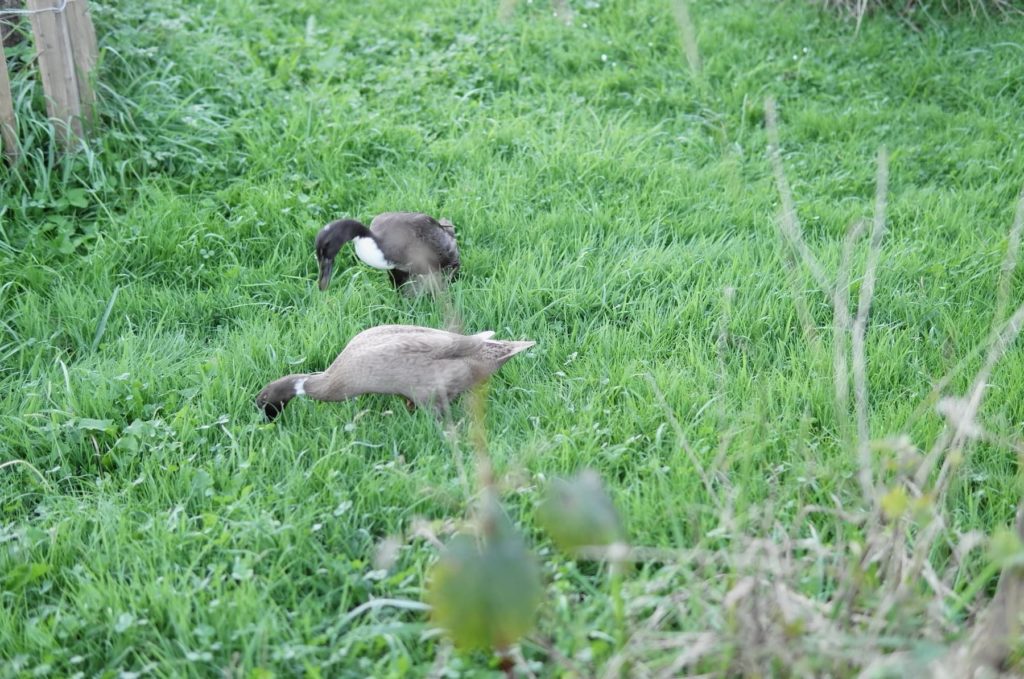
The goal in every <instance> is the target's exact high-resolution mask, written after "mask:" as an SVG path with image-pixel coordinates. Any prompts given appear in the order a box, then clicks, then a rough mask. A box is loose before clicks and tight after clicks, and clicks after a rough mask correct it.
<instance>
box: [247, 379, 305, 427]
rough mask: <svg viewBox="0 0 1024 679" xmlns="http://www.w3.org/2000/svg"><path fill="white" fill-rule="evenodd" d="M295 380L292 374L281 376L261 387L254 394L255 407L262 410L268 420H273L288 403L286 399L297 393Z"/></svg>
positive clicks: (289, 399)
mask: <svg viewBox="0 0 1024 679" xmlns="http://www.w3.org/2000/svg"><path fill="white" fill-rule="evenodd" d="M296 381H297V378H296V377H295V376H294V375H289V376H288V377H282V378H281V379H278V380H274V381H273V382H271V383H270V384H268V385H267V386H265V387H263V391H261V392H260V393H259V395H257V396H256V407H257V408H259V409H260V410H262V411H263V414H264V415H265V416H266V418H267V421H268V422H273V421H274V418H276V417H277V416H278V415H280V414H281V411H282V410H284V407H285V406H286V405H288V401H291V400H292V399H293V398H295V396H296V395H297V394H298V389H296Z"/></svg>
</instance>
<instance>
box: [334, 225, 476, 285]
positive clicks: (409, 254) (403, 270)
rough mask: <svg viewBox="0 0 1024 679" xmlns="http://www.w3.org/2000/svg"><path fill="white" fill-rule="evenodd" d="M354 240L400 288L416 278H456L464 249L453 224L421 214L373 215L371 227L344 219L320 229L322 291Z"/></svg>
mask: <svg viewBox="0 0 1024 679" xmlns="http://www.w3.org/2000/svg"><path fill="white" fill-rule="evenodd" d="M349 241H352V245H353V247H354V248H355V251H356V256H357V257H359V259H360V260H362V261H363V262H364V263H365V264H368V265H369V266H372V267H373V268H375V269H384V270H387V271H388V272H389V273H390V275H391V281H392V283H394V285H395V287H398V286H400V285H402V284H403V283H405V282H406V281H408V280H409V278H410V277H411V276H416V277H423V276H427V275H430V274H434V273H437V272H447V273H449V274H452V275H454V274H455V273H457V272H458V269H459V264H460V262H459V246H458V244H457V243H456V241H455V226H454V225H453V224H452V223H451V222H450V221H448V220H445V219H442V220H437V219H434V218H433V217H431V216H430V215H426V214H423V213H422V212H385V213H383V214H379V215H377V216H376V217H374V218H373V221H372V222H370V227H369V228H367V227H366V226H364V225H363V224H362V223H360V222H358V221H356V220H354V219H339V220H337V221H334V222H331V223H330V224H328V225H327V226H325V227H324V228H322V229H320V232H319V233H318V234H317V235H316V244H315V245H316V256H317V262H318V263H319V266H320V282H319V284H320V289H321V290H326V289H327V286H328V285H329V284H330V282H331V272H332V270H333V268H334V258H335V257H336V256H337V255H338V252H339V251H340V250H341V248H342V246H344V245H345V243H347V242H349Z"/></svg>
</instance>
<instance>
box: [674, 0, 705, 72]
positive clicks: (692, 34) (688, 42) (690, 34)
mask: <svg viewBox="0 0 1024 679" xmlns="http://www.w3.org/2000/svg"><path fill="white" fill-rule="evenodd" d="M672 15H673V16H674V17H675V19H676V25H677V26H678V27H679V36H680V38H681V39H682V42H683V52H685V53H686V63H687V64H688V65H689V66H690V73H692V74H693V75H694V76H700V74H701V71H702V70H703V67H702V66H701V62H700V52H699V51H698V49H697V30H696V29H695V28H694V25H693V20H692V19H691V18H690V3H689V2H688V1H687V0H673V2H672Z"/></svg>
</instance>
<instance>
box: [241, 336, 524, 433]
mask: <svg viewBox="0 0 1024 679" xmlns="http://www.w3.org/2000/svg"><path fill="white" fill-rule="evenodd" d="M493 335H494V332H493V331H486V332H478V333H477V334H475V335H460V334H457V333H454V332H447V331H445V330H435V329H433V328H421V327H419V326H415V325H379V326H377V327H375V328H370V329H368V330H364V331H362V332H361V333H359V334H358V335H356V336H355V337H353V338H352V339H351V340H350V341H349V343H348V345H347V346H346V347H345V348H344V349H343V350H342V352H341V353H340V354H338V357H337V358H336V359H334V363H332V364H331V365H330V367H329V368H327V370H325V371H324V372H321V373H312V374H306V375H288V376H286V377H282V378H280V379H277V380H274V381H273V382H271V383H270V384H268V385H267V386H266V387H264V388H263V391H261V392H260V393H259V396H257V397H256V406H257V407H258V408H260V409H261V410H263V413H264V414H265V415H266V416H267V419H268V420H273V419H274V418H275V417H277V416H278V415H279V414H280V413H281V411H282V410H284V407H285V406H286V405H287V404H288V401H290V400H292V399H293V398H295V397H296V396H308V397H310V398H312V399H316V400H317V401H344V400H346V399H350V398H353V397H355V396H359V395H360V394H370V393H375V394H399V395H401V396H404V397H405V398H406V401H407V402H408V403H409V405H410V407H412V406H413V405H415V406H418V407H421V408H422V407H427V406H432V407H433V408H434V409H435V411H436V412H437V414H438V415H439V416H440V415H443V414H444V413H445V412H446V411H447V410H448V405H449V403H451V401H452V400H453V399H454V398H455V397H456V396H458V395H459V394H460V393H462V392H463V391H466V390H467V389H469V388H470V387H472V386H474V385H475V384H478V383H479V382H483V381H484V380H485V379H487V378H488V377H490V376H491V375H492V374H493V373H495V372H497V370H498V368H500V367H501V366H502V364H504V363H505V361H507V360H508V359H510V358H512V357H513V356H515V355H516V354H518V353H519V352H520V351H523V350H524V349H528V348H530V347H532V346H533V345H534V344H535V342H515V341H508V340H496V339H491V337H493Z"/></svg>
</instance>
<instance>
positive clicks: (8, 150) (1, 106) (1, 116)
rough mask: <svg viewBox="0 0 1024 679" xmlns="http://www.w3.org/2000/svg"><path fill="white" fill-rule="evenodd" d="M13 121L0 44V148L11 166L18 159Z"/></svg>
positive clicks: (12, 108)
mask: <svg viewBox="0 0 1024 679" xmlns="http://www.w3.org/2000/svg"><path fill="white" fill-rule="evenodd" d="M15 124H16V123H15V121H14V97H13V96H12V95H11V78H10V76H8V75H7V57H6V56H5V55H4V46H3V44H2V43H0V142H2V143H0V146H2V147H3V149H4V155H5V156H7V162H9V163H11V164H13V163H14V161H15V160H17V158H18V135H17V129H18V128H17V127H15Z"/></svg>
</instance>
